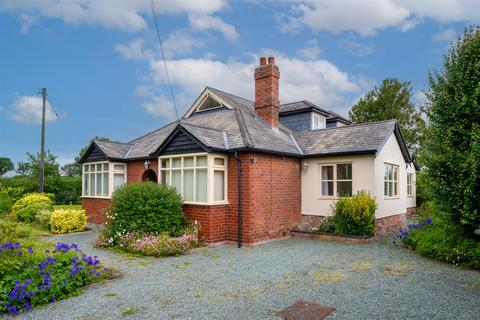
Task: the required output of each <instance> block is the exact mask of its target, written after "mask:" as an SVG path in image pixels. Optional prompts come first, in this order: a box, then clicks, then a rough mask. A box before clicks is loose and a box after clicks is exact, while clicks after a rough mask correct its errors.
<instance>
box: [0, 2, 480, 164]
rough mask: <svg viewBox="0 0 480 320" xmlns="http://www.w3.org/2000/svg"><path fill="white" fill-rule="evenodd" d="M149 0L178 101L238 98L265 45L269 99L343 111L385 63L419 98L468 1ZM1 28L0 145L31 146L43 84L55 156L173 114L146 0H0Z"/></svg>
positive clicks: (8, 149) (140, 130)
mask: <svg viewBox="0 0 480 320" xmlns="http://www.w3.org/2000/svg"><path fill="white" fill-rule="evenodd" d="M155 5H156V8H157V17H158V21H159V26H160V33H161V36H162V38H163V40H164V47H165V51H166V54H167V65H168V67H169V72H170V76H171V80H172V84H173V89H174V93H175V100H176V103H177V105H178V106H179V108H180V109H181V111H180V112H182V111H184V110H185V109H186V108H187V107H188V106H189V105H190V104H191V103H192V102H193V100H194V99H195V98H196V96H197V95H199V94H200V92H201V90H202V89H203V88H204V87H205V86H213V87H215V88H218V89H221V90H225V91H228V92H231V93H234V94H237V95H240V96H243V97H246V98H250V99H251V98H252V97H253V94H254V92H253V70H254V68H255V66H256V64H257V63H258V57H259V56H261V55H274V56H275V57H276V59H277V60H276V61H277V64H278V65H279V67H280V72H281V80H280V81H281V82H280V99H281V102H282V103H286V102H291V101H295V100H303V99H307V100H310V101H312V102H314V103H316V104H318V105H320V106H323V107H326V108H329V109H331V110H333V111H336V112H338V113H341V114H343V115H346V114H347V112H348V110H349V109H350V107H351V105H352V104H353V103H355V101H357V100H358V99H359V97H361V96H362V95H363V94H364V93H365V92H367V91H368V90H371V89H372V88H373V87H374V86H375V85H376V84H379V83H380V82H381V81H382V79H384V78H386V77H397V78H399V79H401V80H404V81H411V82H412V85H413V94H414V102H416V103H420V102H421V101H422V100H423V95H422V90H426V89H427V88H428V86H427V74H428V72H429V71H432V70H434V69H437V68H439V67H440V66H441V62H442V55H443V54H444V53H445V52H446V51H447V49H448V46H449V43H450V42H451V41H452V40H454V39H455V38H456V37H457V36H458V34H461V33H462V32H463V29H464V28H465V26H467V25H470V24H471V23H473V21H479V18H480V2H478V3H476V2H475V1H463V0H445V1H443V0H436V1H433V0H426V1H411V0H403V1H400V0H363V1H353V0H352V1H346V0H345V1H341V0H339V1H333V0H305V1H297V0H283V1H282V0H280V1H268V0H266V1H256V0H250V1H248V0H245V1H228V0H197V1H189V0H175V1H174V0H155ZM0 30H1V31H0V39H1V45H0V48H1V49H0V156H7V157H10V158H11V159H12V160H13V161H14V162H18V161H22V160H24V159H25V153H26V152H37V150H38V149H39V141H40V135H39V134H40V125H39V121H40V109H41V99H40V96H39V94H38V91H39V89H40V88H42V87H46V88H47V90H48V94H49V97H48V101H49V108H48V112H47V120H48V123H47V148H48V149H49V150H51V151H52V152H53V153H55V154H57V155H58V157H59V161H60V162H61V163H66V162H70V161H72V159H73V157H74V155H75V154H76V153H78V151H79V149H80V148H81V147H82V146H84V145H85V144H87V143H88V142H89V141H90V139H91V138H92V137H93V136H96V135H98V136H105V137H109V138H111V139H114V140H120V141H128V140H131V139H133V138H135V137H137V136H140V135H142V134H144V133H146V132H148V131H150V130H154V129H156V128H158V127H161V126H162V125H164V124H165V123H167V122H170V121H172V120H174V118H175V117H174V111H173V108H172V103H171V100H170V97H169V91H168V86H167V83H166V80H165V71H164V69H163V62H162V61H161V60H160V57H161V56H160V51H159V46H158V43H157V41H156V38H155V33H154V29H153V22H152V18H151V13H150V12H149V2H148V0H138V1H137V0H116V1H113V0H98V1H92V0H75V1H74V0H72V1H60V0H3V1H1V2H0ZM55 112H56V113H57V114H58V117H57V116H56V115H55Z"/></svg>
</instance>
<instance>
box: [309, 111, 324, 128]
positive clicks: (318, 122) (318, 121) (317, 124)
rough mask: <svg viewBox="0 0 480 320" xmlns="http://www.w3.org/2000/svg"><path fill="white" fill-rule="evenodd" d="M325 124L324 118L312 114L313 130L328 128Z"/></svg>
mask: <svg viewBox="0 0 480 320" xmlns="http://www.w3.org/2000/svg"><path fill="white" fill-rule="evenodd" d="M325 122H326V119H325V117H324V116H321V115H319V114H317V113H315V112H312V130H317V129H324V128H325V127H326V125H325Z"/></svg>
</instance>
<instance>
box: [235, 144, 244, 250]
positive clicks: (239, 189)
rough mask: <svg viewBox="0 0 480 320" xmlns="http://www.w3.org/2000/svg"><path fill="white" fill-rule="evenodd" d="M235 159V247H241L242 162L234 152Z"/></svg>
mask: <svg viewBox="0 0 480 320" xmlns="http://www.w3.org/2000/svg"><path fill="white" fill-rule="evenodd" d="M235 159H237V247H238V248H241V247H242V231H243V226H242V224H243V221H242V160H240V158H239V157H238V153H237V152H235Z"/></svg>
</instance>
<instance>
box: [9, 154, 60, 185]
mask: <svg viewBox="0 0 480 320" xmlns="http://www.w3.org/2000/svg"><path fill="white" fill-rule="evenodd" d="M44 163H45V166H44V173H45V177H48V176H58V175H59V174H60V172H59V164H58V163H57V156H56V155H54V154H53V153H51V152H50V150H47V152H46V153H45V162H44ZM17 173H18V174H20V175H24V176H27V175H28V176H32V177H34V178H35V179H38V178H39V177H40V153H30V152H27V161H26V162H19V163H18V164H17Z"/></svg>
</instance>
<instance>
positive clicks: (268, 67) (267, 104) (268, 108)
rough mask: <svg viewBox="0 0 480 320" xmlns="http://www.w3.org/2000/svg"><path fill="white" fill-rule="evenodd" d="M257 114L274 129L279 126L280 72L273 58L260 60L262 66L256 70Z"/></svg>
mask: <svg viewBox="0 0 480 320" xmlns="http://www.w3.org/2000/svg"><path fill="white" fill-rule="evenodd" d="M254 78H255V112H256V113H257V114H258V115H259V116H260V118H262V119H263V120H264V121H265V122H266V123H268V124H269V125H270V126H272V127H276V128H278V126H279V111H280V100H279V96H278V83H279V79H280V71H279V70H278V67H277V65H276V64H275V60H274V58H273V57H269V58H268V64H267V61H266V59H265V58H264V57H262V58H260V66H259V67H258V68H257V69H255V75H254Z"/></svg>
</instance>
